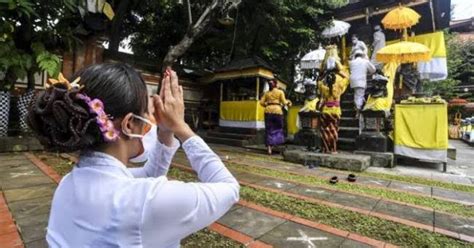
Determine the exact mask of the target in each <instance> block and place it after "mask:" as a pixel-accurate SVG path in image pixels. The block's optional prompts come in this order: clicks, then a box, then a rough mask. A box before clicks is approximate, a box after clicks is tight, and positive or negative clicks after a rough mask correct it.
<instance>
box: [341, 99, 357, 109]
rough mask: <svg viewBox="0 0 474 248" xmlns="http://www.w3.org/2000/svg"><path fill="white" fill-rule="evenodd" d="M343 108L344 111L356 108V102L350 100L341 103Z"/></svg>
mask: <svg viewBox="0 0 474 248" xmlns="http://www.w3.org/2000/svg"><path fill="white" fill-rule="evenodd" d="M341 108H342V109H350V108H354V101H349V100H345V101H341Z"/></svg>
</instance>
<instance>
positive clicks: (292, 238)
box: [217, 205, 385, 248]
mask: <svg viewBox="0 0 474 248" xmlns="http://www.w3.org/2000/svg"><path fill="white" fill-rule="evenodd" d="M217 222H218V223H220V224H222V225H225V226H228V227H230V228H232V229H235V230H237V231H239V232H242V233H245V234H247V235H249V236H251V237H253V238H254V239H256V240H260V241H263V242H264V243H267V244H270V245H272V246H273V247H294V248H308V247H373V245H370V244H366V243H363V242H359V241H356V240H353V239H351V238H349V236H348V234H344V235H336V234H334V233H332V232H327V231H324V230H321V229H318V228H313V227H309V226H308V225H303V224H300V223H297V222H294V221H291V220H287V219H284V218H279V217H275V216H272V215H270V214H267V213H263V212H261V211H257V210H255V209H252V208H248V207H244V206H239V205H237V206H234V207H233V208H232V209H231V210H230V211H229V212H228V213H227V214H226V215H225V216H224V217H222V218H221V219H220V220H218V221H217ZM384 246H385V245H381V247H384Z"/></svg>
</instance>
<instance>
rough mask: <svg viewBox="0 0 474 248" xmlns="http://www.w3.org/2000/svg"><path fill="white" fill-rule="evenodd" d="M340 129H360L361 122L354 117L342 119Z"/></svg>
mask: <svg viewBox="0 0 474 248" xmlns="http://www.w3.org/2000/svg"><path fill="white" fill-rule="evenodd" d="M339 126H340V127H359V120H357V119H356V118H354V117H344V116H343V117H341V122H340V124H339Z"/></svg>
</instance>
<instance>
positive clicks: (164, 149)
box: [129, 138, 179, 178]
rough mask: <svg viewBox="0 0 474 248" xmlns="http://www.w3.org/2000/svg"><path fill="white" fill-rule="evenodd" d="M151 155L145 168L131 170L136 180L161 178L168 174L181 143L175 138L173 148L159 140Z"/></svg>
mask: <svg viewBox="0 0 474 248" xmlns="http://www.w3.org/2000/svg"><path fill="white" fill-rule="evenodd" d="M150 147H151V149H150V154H149V156H148V159H147V161H146V163H145V165H144V166H143V167H139V168H129V171H130V172H131V173H132V175H133V176H134V177H136V178H138V177H159V176H164V175H166V174H167V173H168V169H169V167H170V165H171V161H172V160H173V156H174V154H175V153H176V151H177V150H178V148H179V141H178V140H177V139H176V138H174V140H173V145H172V146H171V147H169V146H166V145H165V144H162V143H161V142H160V141H159V140H158V139H156V140H155V144H154V145H151V146H150Z"/></svg>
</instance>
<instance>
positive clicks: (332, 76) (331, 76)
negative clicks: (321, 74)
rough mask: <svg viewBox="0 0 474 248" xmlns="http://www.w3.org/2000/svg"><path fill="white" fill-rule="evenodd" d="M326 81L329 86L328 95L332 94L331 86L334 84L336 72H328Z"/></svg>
mask: <svg viewBox="0 0 474 248" xmlns="http://www.w3.org/2000/svg"><path fill="white" fill-rule="evenodd" d="M326 83H327V85H328V87H329V95H330V96H333V95H332V91H333V86H334V84H335V83H336V73H335V72H330V73H329V74H328V76H327V80H326Z"/></svg>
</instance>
